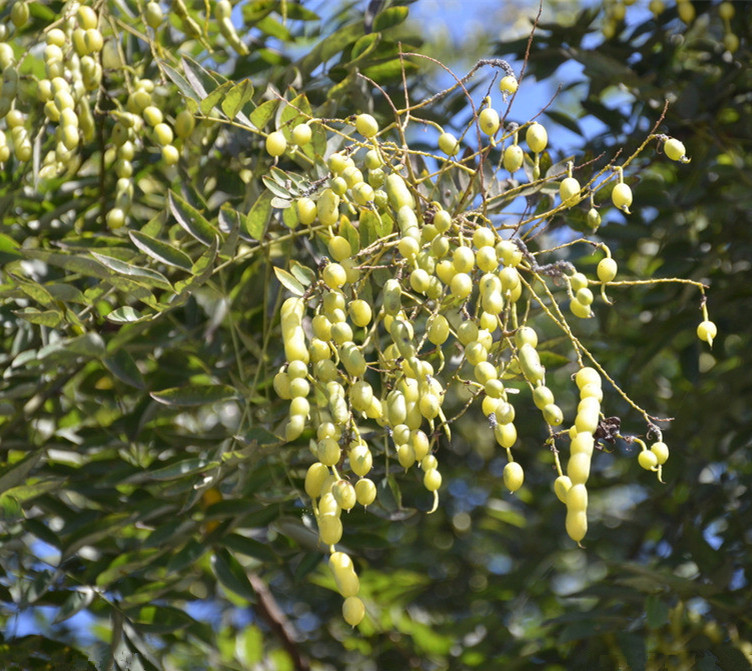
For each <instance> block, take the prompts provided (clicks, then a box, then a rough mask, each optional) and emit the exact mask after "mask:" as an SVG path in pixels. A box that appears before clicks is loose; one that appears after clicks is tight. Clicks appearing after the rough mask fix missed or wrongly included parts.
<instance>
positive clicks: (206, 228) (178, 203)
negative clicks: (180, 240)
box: [168, 191, 217, 247]
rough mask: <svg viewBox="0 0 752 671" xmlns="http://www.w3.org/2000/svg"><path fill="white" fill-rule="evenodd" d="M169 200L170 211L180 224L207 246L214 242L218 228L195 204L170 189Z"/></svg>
mask: <svg viewBox="0 0 752 671" xmlns="http://www.w3.org/2000/svg"><path fill="white" fill-rule="evenodd" d="M168 201H169V203H170V211H171V212H172V215H173V216H174V217H175V219H176V221H177V222H178V224H180V226H182V227H183V228H184V229H185V230H186V231H187V232H188V233H190V234H191V235H192V236H193V237H194V238H196V240H198V241H199V242H201V243H203V244H204V245H206V246H207V247H208V246H210V245H211V244H212V243H213V242H214V239H215V238H216V236H217V231H216V229H215V228H214V227H213V226H212V225H211V224H210V223H209V222H208V221H207V219H206V218H205V217H204V215H203V214H201V213H200V212H199V211H198V210H197V209H196V208H195V207H193V205H189V204H188V203H187V202H186V201H185V200H183V199H182V198H181V197H180V196H178V195H177V194H176V193H175V192H174V191H170V193H169V196H168Z"/></svg>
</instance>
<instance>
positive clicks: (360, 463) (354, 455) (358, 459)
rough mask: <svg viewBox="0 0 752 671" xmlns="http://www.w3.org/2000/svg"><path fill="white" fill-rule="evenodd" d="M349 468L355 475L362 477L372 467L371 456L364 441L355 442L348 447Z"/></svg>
mask: <svg viewBox="0 0 752 671" xmlns="http://www.w3.org/2000/svg"><path fill="white" fill-rule="evenodd" d="M348 456H349V458H350V470H351V471H352V472H353V473H355V475H357V476H360V477H363V476H364V475H367V474H368V473H369V472H370V471H371V468H372V467H373V456H372V455H371V451H370V450H369V449H368V447H367V446H366V445H365V443H356V444H355V446H353V447H351V448H350V452H349V455H348Z"/></svg>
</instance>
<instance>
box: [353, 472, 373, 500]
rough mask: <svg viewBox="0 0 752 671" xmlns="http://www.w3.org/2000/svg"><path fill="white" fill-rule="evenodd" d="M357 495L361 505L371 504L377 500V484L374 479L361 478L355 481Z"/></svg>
mask: <svg viewBox="0 0 752 671" xmlns="http://www.w3.org/2000/svg"><path fill="white" fill-rule="evenodd" d="M355 496H356V498H357V499H358V503H359V504H360V505H361V506H364V507H365V506H370V505H371V504H372V503H373V502H374V501H375V500H376V485H375V484H374V483H373V480H369V479H368V478H361V479H360V480H358V481H357V482H356V483H355Z"/></svg>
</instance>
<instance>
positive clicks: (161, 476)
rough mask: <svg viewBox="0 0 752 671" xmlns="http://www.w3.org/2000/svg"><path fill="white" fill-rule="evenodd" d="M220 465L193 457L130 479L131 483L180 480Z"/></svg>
mask: <svg viewBox="0 0 752 671" xmlns="http://www.w3.org/2000/svg"><path fill="white" fill-rule="evenodd" d="M218 465H219V464H218V463H217V462H216V461H210V460H209V459H206V458H204V457H192V458H190V459H182V460H181V461H178V462H176V463H174V464H170V465H169V466H163V467H162V468H156V469H154V470H150V471H145V472H144V473H138V474H136V475H134V476H133V477H131V478H129V480H128V481H129V482H143V481H146V480H157V481H167V480H179V479H181V478H185V477H187V476H189V475H196V474H197V473H203V472H204V471H207V470H211V469H212V468H216V467H217V466H218Z"/></svg>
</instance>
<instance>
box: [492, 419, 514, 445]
mask: <svg viewBox="0 0 752 671" xmlns="http://www.w3.org/2000/svg"><path fill="white" fill-rule="evenodd" d="M494 437H495V438H496V442H497V443H499V445H501V446H502V447H503V448H509V447H513V446H514V444H515V443H516V442H517V429H516V428H515V426H514V424H512V422H509V423H507V424H497V425H496V426H495V427H494Z"/></svg>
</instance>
